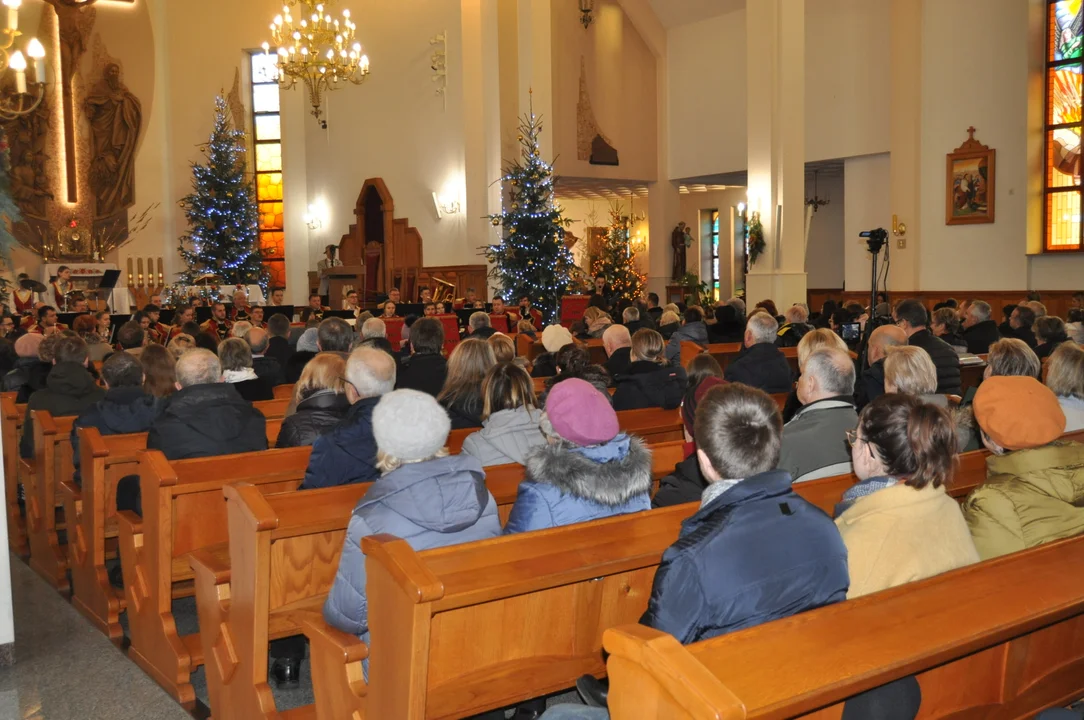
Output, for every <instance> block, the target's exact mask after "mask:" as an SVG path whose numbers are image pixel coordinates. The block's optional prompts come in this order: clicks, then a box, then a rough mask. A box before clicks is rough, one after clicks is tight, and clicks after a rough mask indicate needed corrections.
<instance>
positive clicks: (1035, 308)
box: [1020, 293, 1047, 320]
mask: <svg viewBox="0 0 1084 720" xmlns="http://www.w3.org/2000/svg"><path fill="white" fill-rule="evenodd" d="M1031 295H1032V293H1028V300H1027V301H1026V302H1023V303H1020V304H1021V305H1023V306H1026V307H1029V308H1031V311H1032V312H1033V313H1035V319H1036V320H1038V319H1039V318H1042V317H1046V316H1047V312H1046V305H1043V304H1042V303H1041V302H1039V301H1038V300H1037V299H1032V298H1031ZM1035 295H1038V293H1035Z"/></svg>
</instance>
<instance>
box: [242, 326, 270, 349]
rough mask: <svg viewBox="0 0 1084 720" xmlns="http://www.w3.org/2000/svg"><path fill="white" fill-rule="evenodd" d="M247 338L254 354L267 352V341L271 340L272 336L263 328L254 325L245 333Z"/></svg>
mask: <svg viewBox="0 0 1084 720" xmlns="http://www.w3.org/2000/svg"><path fill="white" fill-rule="evenodd" d="M245 340H247V341H248V346H249V347H250V348H251V349H252V354H253V355H263V354H264V353H265V352H267V343H268V342H270V340H271V336H270V335H268V334H267V331H266V330H264V329H263V328H258V327H254V328H252V329H250V330H249V331H248V332H246V333H245Z"/></svg>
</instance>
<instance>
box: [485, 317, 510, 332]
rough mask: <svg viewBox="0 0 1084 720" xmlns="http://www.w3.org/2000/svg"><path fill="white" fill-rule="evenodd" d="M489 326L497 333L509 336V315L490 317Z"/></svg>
mask: <svg viewBox="0 0 1084 720" xmlns="http://www.w3.org/2000/svg"><path fill="white" fill-rule="evenodd" d="M489 324H490V325H491V326H493V329H494V330H496V331H497V332H501V333H504V334H505V335H507V334H508V316H507V315H492V314H491V315H490V316H489Z"/></svg>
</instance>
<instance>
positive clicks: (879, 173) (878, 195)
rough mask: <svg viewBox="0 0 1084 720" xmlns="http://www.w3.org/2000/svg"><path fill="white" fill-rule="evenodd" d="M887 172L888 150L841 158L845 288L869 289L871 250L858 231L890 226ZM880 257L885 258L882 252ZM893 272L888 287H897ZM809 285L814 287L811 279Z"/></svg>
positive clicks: (850, 289) (849, 289) (890, 289)
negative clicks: (883, 152)
mask: <svg viewBox="0 0 1084 720" xmlns="http://www.w3.org/2000/svg"><path fill="white" fill-rule="evenodd" d="M888 172H889V156H888V154H887V153H885V154H880V155H868V156H865V157H856V158H848V159H847V160H846V161H844V169H843V182H844V193H845V195H846V197H847V202H846V205H845V206H844V210H843V255H844V272H845V280H844V281H845V288H846V289H847V290H848V291H854V290H869V289H870V279H871V278H870V274H871V269H870V263H871V260H870V254H869V250H868V249H867V248H866V241H865V240H863V239H861V238H859V237H858V233H860V232H864V231H866V230H873V229H875V228H879V227H880V228H886V229H888V228H891V226H892V210H891V207H890V203H889V183H888ZM881 259H882V260H883V259H884V258H883V255H882V258H881ZM894 262H895V261H894ZM895 275H896V274H895V273H892V272H891V271H890V274H889V277H888V289H889V291H892V290H895V289H897V286H896V285H894V284H893V277H895ZM809 286H810V287H815V286H814V285H813V283H812V282H810V284H809ZM899 289H910V288H899Z"/></svg>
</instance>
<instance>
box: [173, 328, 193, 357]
mask: <svg viewBox="0 0 1084 720" xmlns="http://www.w3.org/2000/svg"><path fill="white" fill-rule="evenodd" d="M194 347H196V339H195V338H194V337H192V336H191V335H189V334H188V333H181V334H180V335H174V336H173V339H172V340H170V341H169V345H167V346H166V350H169V354H170V355H172V356H173V359H174V360H177V359H178V358H180V357H181V355H184V354H185V353H186V352H188V351H189V350H191V349H192V348H194Z"/></svg>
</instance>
